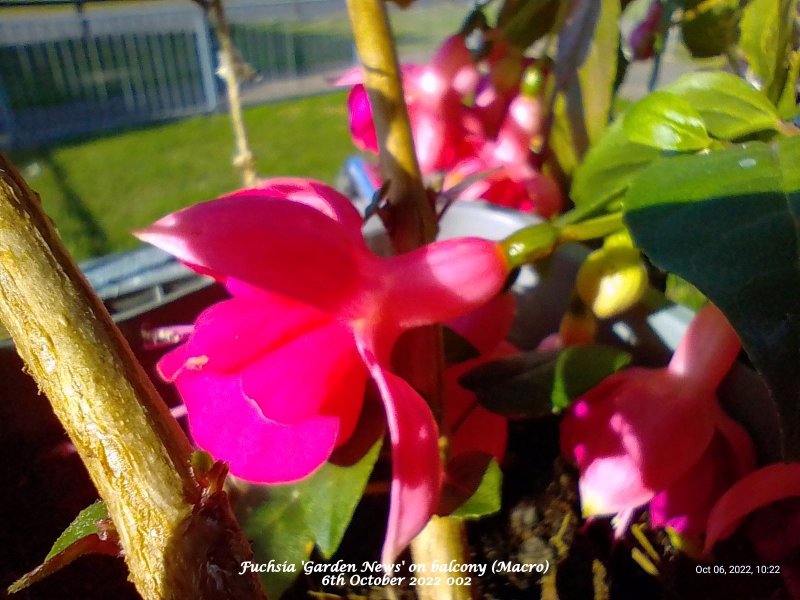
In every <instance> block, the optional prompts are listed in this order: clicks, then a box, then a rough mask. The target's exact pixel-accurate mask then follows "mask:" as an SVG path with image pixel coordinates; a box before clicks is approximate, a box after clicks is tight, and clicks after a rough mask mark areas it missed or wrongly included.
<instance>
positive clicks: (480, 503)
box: [441, 454, 503, 519]
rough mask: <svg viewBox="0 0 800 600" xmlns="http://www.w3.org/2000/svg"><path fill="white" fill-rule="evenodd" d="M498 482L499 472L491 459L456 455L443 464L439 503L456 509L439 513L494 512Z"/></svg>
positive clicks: (500, 482)
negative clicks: (442, 481) (440, 501)
mask: <svg viewBox="0 0 800 600" xmlns="http://www.w3.org/2000/svg"><path fill="white" fill-rule="evenodd" d="M476 481H477V484H476ZM456 482H457V483H456ZM502 485H503V471H501V470H500V465H498V464H497V461H496V460H495V459H494V458H491V457H487V456H483V457H478V456H475V455H474V454H467V455H464V456H463V457H457V458H456V459H455V460H453V461H451V462H450V464H448V465H447V481H446V483H445V487H444V489H443V490H442V500H443V502H442V504H444V505H446V504H447V503H448V502H450V503H453V504H455V505H456V506H457V508H455V510H445V512H443V513H441V514H449V515H450V516H453V517H461V518H463V519H479V518H480V517H485V516H487V515H491V514H494V513H496V512H497V511H499V510H500V504H501V497H500V495H501V491H502ZM464 497H466V499H464Z"/></svg>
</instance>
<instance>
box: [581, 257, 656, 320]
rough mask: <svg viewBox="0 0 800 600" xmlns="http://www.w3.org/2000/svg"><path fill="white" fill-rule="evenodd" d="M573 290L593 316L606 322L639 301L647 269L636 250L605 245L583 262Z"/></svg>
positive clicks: (645, 281) (643, 290)
mask: <svg viewBox="0 0 800 600" xmlns="http://www.w3.org/2000/svg"><path fill="white" fill-rule="evenodd" d="M575 289H576V291H577V292H578V295H579V296H580V298H581V300H583V301H584V302H585V303H586V305H587V306H589V307H591V309H592V311H593V312H594V314H595V315H597V316H598V317H600V318H601V319H607V318H609V317H613V316H615V315H618V314H619V313H621V312H623V311H625V310H627V309H629V308H630V307H631V306H633V305H634V304H636V303H637V302H638V301H639V300H640V299H641V297H642V295H643V294H644V292H645V290H646V289H647V269H646V268H645V266H644V263H643V262H642V258H641V255H640V253H639V251H638V250H637V249H636V248H632V247H630V246H617V245H606V246H604V247H603V248H601V249H599V250H595V251H594V252H592V253H591V254H590V255H589V256H588V257H587V258H586V260H585V261H584V262H583V264H582V265H581V268H580V269H579V271H578V278H577V280H576V282H575Z"/></svg>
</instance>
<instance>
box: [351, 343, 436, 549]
mask: <svg viewBox="0 0 800 600" xmlns="http://www.w3.org/2000/svg"><path fill="white" fill-rule="evenodd" d="M357 340H358V349H359V352H360V353H361V356H362V358H363V359H364V362H365V363H366V365H367V367H368V368H369V371H370V374H371V375H372V378H373V380H374V381H375V384H376V385H377V386H378V390H379V391H380V394H381V399H382V400H383V404H384V407H385V410H386V421H387V424H388V426H389V435H390V437H391V440H392V487H391V495H390V497H391V502H390V509H389V523H388V525H387V530H386V538H385V541H384V544H383V552H382V554H381V561H382V562H383V563H384V564H390V563H392V562H394V559H395V557H397V555H398V554H399V553H400V552H401V551H402V550H403V548H405V547H406V546H407V545H408V544H409V543H410V542H411V540H412V539H414V537H416V535H417V534H418V533H419V532H420V531H421V530H422V528H423V527H425V524H426V523H427V522H428V520H429V519H430V518H431V515H432V514H433V512H434V510H435V509H436V505H437V504H438V502H439V492H440V490H441V483H442V467H441V461H440V459H439V432H438V428H437V427H436V422H435V421H434V420H433V415H431V411H430V409H429V408H428V405H427V404H426V403H425V401H424V400H423V399H422V397H421V396H420V395H419V394H417V393H416V392H415V391H414V390H413V389H412V388H411V386H410V385H408V384H407V383H406V382H405V381H403V380H402V379H400V378H399V377H397V376H396V375H394V374H393V373H390V372H388V371H386V370H385V369H384V368H383V367H381V365H380V364H379V363H378V361H377V359H376V357H375V354H374V352H373V350H372V348H371V343H370V342H369V341H368V340H366V339H365V338H363V337H361V336H357Z"/></svg>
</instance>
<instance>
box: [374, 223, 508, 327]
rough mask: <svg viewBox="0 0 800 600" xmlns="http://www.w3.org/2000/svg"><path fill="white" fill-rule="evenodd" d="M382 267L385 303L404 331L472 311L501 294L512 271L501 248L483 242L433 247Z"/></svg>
mask: <svg viewBox="0 0 800 600" xmlns="http://www.w3.org/2000/svg"><path fill="white" fill-rule="evenodd" d="M455 265H458V267H457V268H456V267H455ZM382 267H383V270H384V273H385V275H384V277H385V282H386V285H387V296H386V304H387V306H388V307H389V309H390V310H391V313H392V316H393V317H394V318H396V319H397V322H398V323H399V325H400V326H401V327H403V328H411V327H416V326H419V325H427V324H429V323H437V322H442V321H447V320H448V319H452V318H455V317H457V316H459V315H462V314H464V313H466V312H469V311H470V310H471V309H473V308H475V307H478V306H480V305H481V304H483V303H484V302H486V301H488V300H489V299H491V298H492V297H493V296H494V295H495V294H497V292H498V291H499V290H500V289H502V287H503V284H504V283H505V280H506V278H507V277H508V272H509V269H508V265H507V263H506V259H505V256H504V255H503V254H502V250H501V249H500V246H499V245H498V244H497V243H496V242H492V241H489V240H484V239H480V238H456V239H451V240H443V241H441V242H435V243H433V244H429V245H427V246H424V247H422V248H419V249H417V250H414V251H412V252H408V253H406V254H401V255H399V256H392V257H389V258H386V259H383V265H382Z"/></svg>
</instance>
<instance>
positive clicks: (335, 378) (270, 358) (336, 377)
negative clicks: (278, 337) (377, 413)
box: [242, 321, 367, 435]
mask: <svg viewBox="0 0 800 600" xmlns="http://www.w3.org/2000/svg"><path fill="white" fill-rule="evenodd" d="M366 380H367V373H366V369H365V368H364V364H363V362H362V361H361V358H360V357H359V355H358V352H357V350H356V346H355V341H354V339H353V333H352V331H351V330H350V329H348V328H347V327H345V326H344V325H342V324H340V323H338V322H337V321H331V322H329V323H328V324H326V325H324V326H321V327H318V328H316V329H313V330H311V331H308V332H306V333H304V334H303V335H301V336H299V337H297V338H295V339H293V340H291V341H289V342H288V343H286V344H284V345H283V346H280V347H278V348H275V349H273V350H272V351H271V352H269V353H267V354H265V355H264V356H263V357H262V358H260V359H258V360H256V361H254V362H252V363H251V364H249V365H247V367H246V368H245V369H244V370H243V371H242V388H243V389H244V392H245V394H246V395H247V396H248V397H250V398H252V399H253V400H254V401H255V402H256V403H257V404H258V406H259V407H260V409H261V411H262V412H263V414H264V415H265V416H266V417H267V418H269V419H272V420H274V421H278V422H280V423H286V424H292V423H296V422H300V421H304V420H306V419H309V418H311V417H312V416H314V415H318V414H322V415H330V416H336V417H339V418H340V419H343V420H344V421H346V423H347V426H346V427H344V428H345V429H347V430H348V435H349V431H350V430H352V426H353V425H354V424H355V421H356V420H357V418H358V415H359V413H360V412H361V405H362V402H363V398H364V387H365V384H366Z"/></svg>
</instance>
